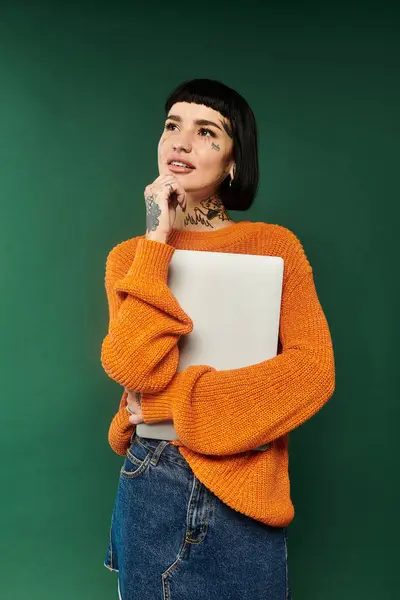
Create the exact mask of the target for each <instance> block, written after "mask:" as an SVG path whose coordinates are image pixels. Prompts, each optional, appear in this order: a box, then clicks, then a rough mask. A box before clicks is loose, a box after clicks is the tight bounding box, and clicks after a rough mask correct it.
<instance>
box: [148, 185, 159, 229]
mask: <svg viewBox="0 0 400 600" xmlns="http://www.w3.org/2000/svg"><path fill="white" fill-rule="evenodd" d="M156 198H157V196H155V195H154V194H152V195H151V196H146V198H145V202H146V232H149V231H155V230H156V229H157V227H158V226H159V224H160V221H159V220H158V217H159V216H160V215H161V209H160V207H159V205H158V204H157V202H156Z"/></svg>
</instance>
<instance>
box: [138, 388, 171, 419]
mask: <svg viewBox="0 0 400 600" xmlns="http://www.w3.org/2000/svg"><path fill="white" fill-rule="evenodd" d="M141 396H142V399H141V402H140V406H141V409H142V417H143V420H144V422H145V423H158V422H159V421H172V420H173V419H172V407H171V402H170V401H169V400H166V399H165V398H163V397H162V394H160V395H158V394H144V393H143V392H142V394H141Z"/></svg>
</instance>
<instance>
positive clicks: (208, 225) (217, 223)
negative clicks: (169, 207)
mask: <svg viewBox="0 0 400 600" xmlns="http://www.w3.org/2000/svg"><path fill="white" fill-rule="evenodd" d="M233 222H234V221H233V219H231V218H230V216H229V215H228V213H227V212H226V208H225V207H224V205H223V204H222V200H221V199H220V198H219V196H218V195H216V194H214V195H212V196H208V197H207V198H204V199H203V200H191V198H190V197H188V198H187V206H186V211H185V212H183V211H182V209H181V207H180V206H179V205H178V206H177V208H176V219H175V222H174V229H180V230H184V231H206V230H207V231H212V230H213V229H222V228H223V227H227V226H229V225H232V223H233Z"/></svg>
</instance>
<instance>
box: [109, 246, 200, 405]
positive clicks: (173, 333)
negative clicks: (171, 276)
mask: <svg viewBox="0 0 400 600" xmlns="http://www.w3.org/2000/svg"><path fill="white" fill-rule="evenodd" d="M122 246H123V244H122ZM173 253H174V248H173V247H172V246H169V245H168V244H163V243H161V242H157V241H153V240H147V239H146V238H142V237H141V238H139V239H138V242H137V246H136V251H135V255H134V259H133V261H132V262H131V264H129V259H128V257H127V255H126V251H125V252H124V249H123V247H122V248H121V244H120V245H119V246H117V247H115V248H113V250H112V251H111V252H110V254H109V255H108V257H107V262H106V275H105V287H106V293H107V299H108V305H109V327H108V333H107V335H106V337H105V338H104V340H103V342H102V346H101V364H102V366H103V368H104V370H105V372H106V373H107V374H108V375H109V377H111V379H114V380H115V381H117V382H118V383H120V384H121V385H123V386H124V387H126V388H128V389H130V390H135V391H138V392H145V391H146V392H153V393H154V392H157V391H159V390H161V389H163V388H165V387H166V386H167V385H168V383H169V382H170V380H171V379H172V377H173V375H174V374H175V373H176V369H177V367H178V360H179V350H178V347H177V342H178V340H179V338H180V336H181V335H183V334H187V333H190V332H191V331H192V330H193V322H192V320H191V319H190V318H189V317H188V315H187V314H186V313H185V312H184V311H183V310H182V308H181V306H180V305H179V303H178V301H177V300H176V298H175V297H174V296H173V294H172V293H171V291H170V290H169V288H168V285H167V278H168V267H169V263H170V261H171V258H172V256H173ZM125 412H126V411H125Z"/></svg>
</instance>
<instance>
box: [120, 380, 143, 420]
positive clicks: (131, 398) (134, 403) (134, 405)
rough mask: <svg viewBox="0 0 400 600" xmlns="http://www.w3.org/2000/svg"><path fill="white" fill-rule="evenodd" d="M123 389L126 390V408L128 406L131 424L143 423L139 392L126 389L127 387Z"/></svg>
mask: <svg viewBox="0 0 400 600" xmlns="http://www.w3.org/2000/svg"><path fill="white" fill-rule="evenodd" d="M125 390H126V391H127V392H128V397H127V399H126V402H127V409H128V408H129V411H128V412H130V413H132V414H131V415H130V417H129V421H130V423H132V424H133V425H137V424H138V423H144V421H143V417H142V409H141V407H140V400H139V399H140V393H139V392H135V391H134V390H128V388H125Z"/></svg>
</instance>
